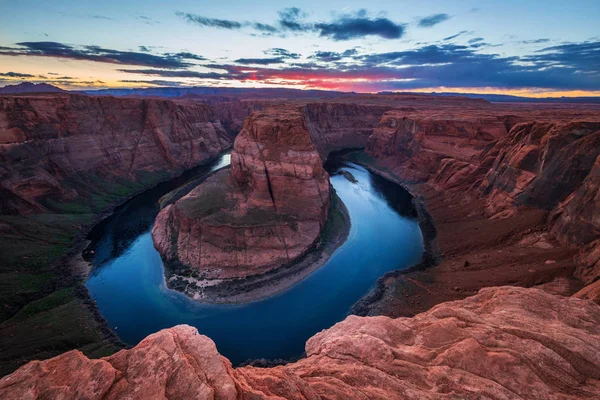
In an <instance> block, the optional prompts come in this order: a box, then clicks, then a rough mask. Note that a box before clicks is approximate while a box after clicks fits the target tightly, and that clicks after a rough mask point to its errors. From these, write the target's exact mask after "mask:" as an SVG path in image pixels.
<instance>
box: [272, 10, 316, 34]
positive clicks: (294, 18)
mask: <svg viewBox="0 0 600 400" xmlns="http://www.w3.org/2000/svg"><path fill="white" fill-rule="evenodd" d="M277 14H279V21H278V22H279V25H281V27H282V28H283V29H284V30H289V31H296V32H301V31H309V30H312V25H310V24H305V23H303V22H302V21H301V20H302V19H303V18H305V17H306V16H307V14H306V13H305V12H304V11H302V10H301V9H299V8H298V7H290V8H284V9H283V10H281V11H278V12H277Z"/></svg>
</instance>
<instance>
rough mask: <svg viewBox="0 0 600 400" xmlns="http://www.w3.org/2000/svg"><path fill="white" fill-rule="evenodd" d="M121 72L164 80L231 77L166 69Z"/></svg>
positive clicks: (221, 74) (122, 70)
mask: <svg viewBox="0 0 600 400" xmlns="http://www.w3.org/2000/svg"><path fill="white" fill-rule="evenodd" d="M118 71H119V72H125V73H129V74H140V75H150V76H162V77H164V78H198V79H226V78H230V77H231V76H230V75H229V74H228V73H218V72H197V71H186V70H165V69H142V70H139V69H119V70H118Z"/></svg>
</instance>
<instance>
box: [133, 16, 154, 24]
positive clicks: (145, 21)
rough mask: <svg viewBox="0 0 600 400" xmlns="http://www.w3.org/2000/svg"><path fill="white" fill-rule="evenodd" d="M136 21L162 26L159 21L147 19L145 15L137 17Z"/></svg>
mask: <svg viewBox="0 0 600 400" xmlns="http://www.w3.org/2000/svg"><path fill="white" fill-rule="evenodd" d="M136 19H138V20H140V21H142V22H143V23H144V24H146V25H157V24H160V22H159V21H157V20H155V19H153V18H150V17H147V16H145V15H138V16H137V17H136Z"/></svg>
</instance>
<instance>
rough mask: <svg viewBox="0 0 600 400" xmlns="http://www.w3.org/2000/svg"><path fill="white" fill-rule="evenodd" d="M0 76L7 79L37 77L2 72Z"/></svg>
mask: <svg viewBox="0 0 600 400" xmlns="http://www.w3.org/2000/svg"><path fill="white" fill-rule="evenodd" d="M0 76H4V77H7V78H35V75H31V74H22V73H20V72H0Z"/></svg>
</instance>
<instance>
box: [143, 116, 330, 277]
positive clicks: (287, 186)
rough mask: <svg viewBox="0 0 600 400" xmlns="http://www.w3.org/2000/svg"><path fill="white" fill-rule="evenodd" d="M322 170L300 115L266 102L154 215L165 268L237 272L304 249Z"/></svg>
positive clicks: (324, 180) (322, 200)
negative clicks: (222, 160)
mask: <svg viewBox="0 0 600 400" xmlns="http://www.w3.org/2000/svg"><path fill="white" fill-rule="evenodd" d="M330 196H331V194H330V187H329V176H328V174H327V172H326V171H325V170H324V169H323V166H322V160H321V158H320V157H319V154H318V152H317V149H316V148H315V146H314V144H313V143H312V140H311V136H310V133H309V131H308V129H307V126H306V122H305V119H304V116H303V115H302V114H301V113H299V112H298V111H297V110H296V109H295V108H294V107H291V108H290V107H288V108H269V109H267V110H265V111H262V112H257V113H254V114H252V115H251V116H250V117H248V118H247V119H246V121H245V122H244V128H243V129H242V131H241V132H240V134H239V135H238V136H237V138H236V140H235V144H234V148H233V151H232V154H231V169H230V170H223V171H220V172H218V173H216V174H214V175H213V176H211V177H209V178H208V179H207V180H206V181H205V182H204V183H202V184H200V185H199V186H198V187H196V188H195V189H193V190H192V191H191V192H190V193H189V194H187V195H186V196H184V197H183V198H181V199H180V200H179V201H177V202H176V203H175V204H172V205H169V206H167V207H166V208H165V209H163V210H162V211H161V212H160V214H159V216H158V217H157V220H156V223H155V225H154V228H153V231H152V236H153V239H154V243H155V247H156V248H157V249H158V250H159V252H160V253H161V254H162V256H163V257H164V258H165V260H166V261H167V264H168V265H170V267H169V268H168V270H170V271H171V272H172V273H173V272H174V273H175V274H178V275H183V276H192V277H193V278H194V279H212V280H215V279H230V278H243V277H247V276H251V275H257V274H262V273H265V272H268V271H271V270H273V269H275V268H277V267H280V266H282V265H284V264H288V263H291V262H292V261H294V260H296V259H297V258H298V257H300V256H301V255H303V254H304V253H305V252H306V251H307V250H308V249H309V248H310V247H311V246H312V245H313V243H314V242H315V241H316V240H317V238H318V237H319V234H320V232H321V230H322V229H323V227H324V224H325V221H326V220H327V213H328V208H329V200H330Z"/></svg>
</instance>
